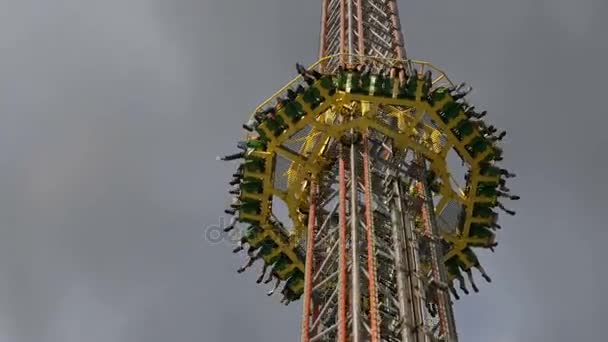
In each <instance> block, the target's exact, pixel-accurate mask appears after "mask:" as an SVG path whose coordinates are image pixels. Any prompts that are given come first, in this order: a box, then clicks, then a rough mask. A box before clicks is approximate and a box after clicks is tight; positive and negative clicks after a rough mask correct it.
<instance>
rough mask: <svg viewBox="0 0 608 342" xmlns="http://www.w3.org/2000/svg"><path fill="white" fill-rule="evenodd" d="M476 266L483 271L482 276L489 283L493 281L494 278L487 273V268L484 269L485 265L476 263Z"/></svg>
mask: <svg viewBox="0 0 608 342" xmlns="http://www.w3.org/2000/svg"><path fill="white" fill-rule="evenodd" d="M475 268H477V269H478V270H479V272H480V273H481V276H482V277H483V279H485V280H486V281H487V282H488V283H491V282H492V278H490V277H489V276H488V275H487V274H486V270H484V269H483V266H481V265H480V264H477V265H475Z"/></svg>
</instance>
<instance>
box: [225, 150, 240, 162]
mask: <svg viewBox="0 0 608 342" xmlns="http://www.w3.org/2000/svg"><path fill="white" fill-rule="evenodd" d="M244 157H245V153H244V152H239V153H234V154H229V155H227V156H224V157H221V158H220V160H224V161H230V160H235V159H241V158H244Z"/></svg>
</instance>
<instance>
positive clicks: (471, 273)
mask: <svg viewBox="0 0 608 342" xmlns="http://www.w3.org/2000/svg"><path fill="white" fill-rule="evenodd" d="M466 272H467V277H468V278H469V282H470V283H471V287H472V288H473V291H475V292H479V289H478V288H477V285H476V284H475V279H473V272H471V269H468V270H466Z"/></svg>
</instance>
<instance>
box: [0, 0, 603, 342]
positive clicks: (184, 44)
mask: <svg viewBox="0 0 608 342" xmlns="http://www.w3.org/2000/svg"><path fill="white" fill-rule="evenodd" d="M399 6H400V12H401V14H402V18H401V19H402V25H403V27H404V30H405V36H406V43H407V48H408V53H409V55H410V56H411V57H413V58H416V59H422V60H428V61H431V62H433V63H434V64H436V65H437V66H439V67H441V68H443V69H444V70H446V71H447V72H448V75H449V76H450V77H451V78H452V79H454V80H456V81H458V82H462V81H465V82H467V83H469V84H471V85H473V86H474V87H475V92H474V93H473V95H472V102H473V103H475V104H476V105H477V106H478V107H482V108H484V109H487V110H488V111H489V112H490V114H489V115H488V119H489V120H490V121H492V122H493V123H495V124H496V125H497V126H499V127H501V128H504V129H506V130H507V131H508V133H509V135H508V137H507V139H506V143H505V144H506V146H505V151H506V152H505V162H504V165H505V166H506V167H508V168H509V169H510V170H512V171H513V172H516V173H517V174H518V176H519V178H517V179H516V180H515V181H514V182H512V185H511V188H512V190H513V192H515V193H518V194H520V195H521V196H522V200H521V201H519V202H517V203H515V204H514V205H513V207H514V209H515V210H517V211H518V215H517V216H515V217H514V218H506V217H504V218H503V219H502V225H503V227H504V228H503V230H502V231H501V243H500V246H499V248H498V249H497V252H496V253H495V254H492V255H489V256H488V257H486V258H484V261H483V262H484V265H486V268H487V269H488V271H489V273H490V274H491V276H492V277H493V279H494V282H493V283H492V284H480V285H481V286H480V287H481V288H482V289H481V293H480V294H478V295H474V296H469V297H467V298H465V300H462V301H461V302H459V303H458V304H457V306H456V313H457V321H458V322H457V323H458V326H459V330H460V337H461V340H462V341H470V342H481V341H484V342H485V341H496V342H503V341H554V342H570V341H584V340H593V341H600V340H605V338H606V333H605V331H606V330H605V318H606V317H608V308H607V305H608V296H606V290H608V283H607V278H608V277H607V276H606V265H605V262H604V261H605V260H606V258H607V257H608V252H606V251H605V245H606V242H607V241H608V229H607V228H608V227H606V226H607V225H606V219H605V213H606V212H605V211H604V214H602V211H603V210H605V208H604V207H605V206H606V204H608V203H607V200H606V197H605V194H606V192H608V181H606V179H605V175H606V174H608V170H607V168H608V166H607V164H608V162H607V159H608V158H607V156H608V153H607V152H606V150H605V149H606V148H607V147H608V138H606V134H605V133H604V132H605V127H606V126H604V125H607V124H608V119H607V118H606V117H607V115H608V113H607V112H606V103H605V99H606V98H605V96H606V94H605V93H604V92H605V91H606V90H605V89H606V87H605V84H606V80H605V79H606V78H607V77H608V69H607V68H606V65H605V62H606V61H608V38H606V32H608V22H607V21H606V20H605V18H606V17H607V16H608V2H606V1H605V0H578V1H576V3H575V2H573V1H566V0H511V1H498V0H494V1H488V0H449V1H448V0H424V1H423V0H408V1H400V2H399ZM319 17H320V0H314V1H301V0H300V1H298V0H255V1H252V0H231V1H220V0H214V1H212V0H170V1H169V0H105V1H91V0H54V1H49V0H12V1H10V0H0V52H1V53H0V113H1V114H0V222H1V225H0V342H83V341H86V342H97V341H103V342H127V341H128V342H139V341H145V342H167V341H175V342H195V341H196V342H200V341H203V342H216V341H217V342H224V341H226V342H232V341H241V340H245V341H249V342H275V341H276V342H284V341H295V340H296V339H297V336H298V331H299V318H300V310H299V308H298V307H297V306H293V307H287V308H286V307H284V306H281V305H279V303H278V300H279V299H278V297H273V298H268V297H266V296H265V295H264V292H265V289H263V288H261V287H258V286H256V284H255V281H254V279H255V272H248V273H247V274H243V275H237V274H236V272H235V270H236V268H237V267H238V266H239V265H240V264H241V262H242V261H243V259H242V256H234V255H233V254H232V253H231V252H230V248H229V246H227V245H224V244H212V243H210V242H208V241H205V227H208V226H211V225H214V224H216V225H217V224H218V220H219V217H220V216H221V213H222V210H223V208H224V206H225V204H226V203H227V201H228V198H227V195H225V189H226V187H227V186H226V185H225V181H227V180H228V172H229V171H230V170H231V169H230V168H229V166H227V165H224V164H221V163H217V162H216V161H215V160H214V158H215V156H216V155H217V154H223V153H228V152H231V151H232V150H233V146H234V142H235V140H236V139H238V137H239V136H240V134H241V132H240V130H239V126H240V124H241V123H242V122H243V121H244V120H245V118H246V115H247V113H248V112H249V111H250V110H251V109H252V108H253V107H254V106H255V105H257V104H258V103H259V102H261V101H262V100H264V99H265V98H266V97H268V96H269V95H271V94H272V93H273V92H274V91H275V90H276V89H278V88H279V87H280V86H281V85H283V84H284V83H285V82H287V81H288V80H290V79H291V78H292V77H293V76H294V75H295V70H294V63H295V62H298V61H300V62H303V63H305V64H310V63H312V62H314V60H315V59H316V57H317V50H318V32H319Z"/></svg>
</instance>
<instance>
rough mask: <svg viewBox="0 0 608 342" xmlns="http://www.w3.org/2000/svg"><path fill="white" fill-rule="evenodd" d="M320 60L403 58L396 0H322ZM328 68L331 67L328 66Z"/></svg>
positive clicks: (346, 60) (402, 41)
mask: <svg viewBox="0 0 608 342" xmlns="http://www.w3.org/2000/svg"><path fill="white" fill-rule="evenodd" d="M320 41H321V43H320V49H319V50H320V51H319V54H320V57H321V58H322V57H325V56H332V55H338V54H340V55H343V56H344V57H343V58H342V59H340V60H339V62H341V63H349V62H350V61H349V55H364V56H372V57H380V58H390V59H406V53H405V44H404V40H403V33H402V32H401V23H400V20H399V12H398V10H397V0H322V12H321V39H320ZM329 67H330V68H331V67H332V66H329Z"/></svg>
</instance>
